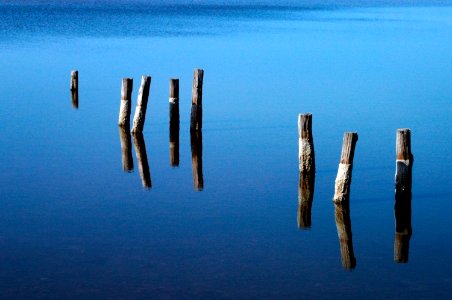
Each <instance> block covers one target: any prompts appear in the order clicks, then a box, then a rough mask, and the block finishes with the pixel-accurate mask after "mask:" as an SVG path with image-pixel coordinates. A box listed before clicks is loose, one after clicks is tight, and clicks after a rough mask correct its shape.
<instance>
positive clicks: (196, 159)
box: [190, 131, 204, 191]
mask: <svg viewBox="0 0 452 300" xmlns="http://www.w3.org/2000/svg"><path fill="white" fill-rule="evenodd" d="M190 142H191V166H192V172H193V186H194V189H195V191H202V190H203V189H204V177H203V174H202V131H192V132H190Z"/></svg>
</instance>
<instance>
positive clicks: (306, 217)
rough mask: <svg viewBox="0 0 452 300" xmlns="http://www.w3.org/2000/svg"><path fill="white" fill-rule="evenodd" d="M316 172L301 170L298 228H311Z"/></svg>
mask: <svg viewBox="0 0 452 300" xmlns="http://www.w3.org/2000/svg"><path fill="white" fill-rule="evenodd" d="M314 182H315V172H300V177H299V180H298V216H297V217H298V218H297V221H298V228H300V229H309V228H311V208H312V201H313V199H314Z"/></svg>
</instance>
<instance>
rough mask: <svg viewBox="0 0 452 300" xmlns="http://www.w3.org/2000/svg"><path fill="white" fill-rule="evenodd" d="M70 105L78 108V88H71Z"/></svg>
mask: <svg viewBox="0 0 452 300" xmlns="http://www.w3.org/2000/svg"><path fill="white" fill-rule="evenodd" d="M71 98H72V107H73V108H75V109H78V90H71Z"/></svg>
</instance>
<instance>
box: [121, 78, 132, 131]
mask: <svg viewBox="0 0 452 300" xmlns="http://www.w3.org/2000/svg"><path fill="white" fill-rule="evenodd" d="M132 87H133V79H132V78H123V79H122V87H121V106H120V107H119V119H118V125H119V126H128V127H129V128H130V109H131V105H132Z"/></svg>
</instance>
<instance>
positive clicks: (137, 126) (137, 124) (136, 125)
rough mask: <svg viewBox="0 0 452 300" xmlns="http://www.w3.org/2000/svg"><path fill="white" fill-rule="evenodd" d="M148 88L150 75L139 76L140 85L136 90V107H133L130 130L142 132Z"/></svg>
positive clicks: (149, 86)
mask: <svg viewBox="0 0 452 300" xmlns="http://www.w3.org/2000/svg"><path fill="white" fill-rule="evenodd" d="M150 88H151V76H145V75H143V76H141V86H140V90H139V91H138V99H137V107H136V108H135V116H134V117H133V127H132V132H143V128H144V121H145V119H146V109H147V105H148V99H149V90H150Z"/></svg>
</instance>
